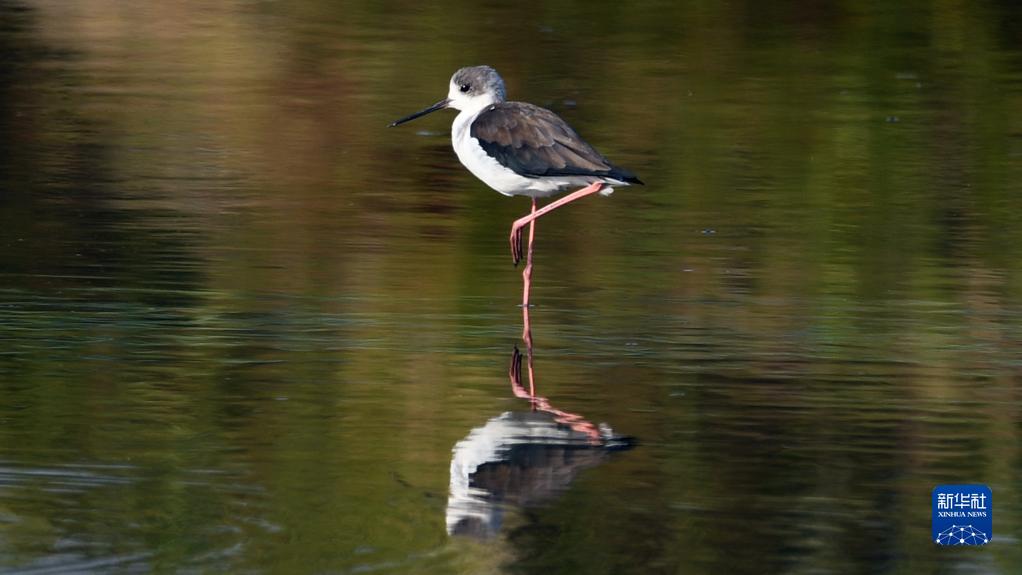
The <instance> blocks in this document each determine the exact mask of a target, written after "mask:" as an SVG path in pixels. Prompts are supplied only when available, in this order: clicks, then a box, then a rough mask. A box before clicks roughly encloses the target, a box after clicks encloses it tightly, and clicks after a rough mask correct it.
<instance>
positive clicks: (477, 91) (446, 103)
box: [390, 66, 507, 126]
mask: <svg viewBox="0 0 1022 575" xmlns="http://www.w3.org/2000/svg"><path fill="white" fill-rule="evenodd" d="M506 98H507V92H505V90H504V79H503V78H501V77H500V74H498V73H497V71H496V70H494V69H493V68H491V67H489V66H470V67H467V68H462V69H460V70H458V71H457V72H455V73H454V75H453V76H451V84H450V87H449V88H448V90H447V97H446V98H444V99H443V100H440V101H439V102H437V103H436V104H433V105H432V106H430V107H428V108H426V109H424V110H420V111H418V112H416V113H414V114H411V115H409V116H405V117H404V118H401V119H400V120H395V121H394V122H392V123H391V124H390V125H391V126H397V125H399V124H404V123H405V122H410V121H412V120H414V119H416V118H421V117H422V116H425V115H426V114H429V113H432V112H436V111H437V110H443V109H444V108H454V109H455V110H461V111H463V112H464V111H469V112H475V111H477V110H482V109H483V108H485V107H486V106H489V105H490V104H495V103H497V102H503V101H504V100H505V99H506Z"/></svg>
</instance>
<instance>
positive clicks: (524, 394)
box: [508, 346, 603, 444]
mask: <svg viewBox="0 0 1022 575" xmlns="http://www.w3.org/2000/svg"><path fill="white" fill-rule="evenodd" d="M526 351H527V352H528V362H529V391H525V387H524V386H523V385H522V354H521V352H519V351H518V347H517V346H515V350H514V352H513V353H512V354H511V366H510V368H508V379H510V380H511V392H512V393H514V394H515V397H520V398H522V399H527V400H529V403H530V404H531V405H532V409H534V410H536V411H545V412H546V413H549V414H551V415H553V416H554V421H557V422H558V423H563V424H564V425H567V426H568V427H570V428H572V429H573V430H575V431H577V432H579V433H584V434H586V435H587V436H589V441H590V442H591V443H593V444H600V443H603V439H602V438H601V437H600V431H599V429H598V428H597V427H596V426H595V425H593V424H592V423H590V422H589V421H586V419H585V418H584V417H582V416H581V415H579V414H577V413H569V412H567V411H561V410H560V409H557V408H556V407H554V406H552V405H550V400H548V399H547V398H545V397H539V396H538V395H536V388H535V385H534V380H533V372H532V349H531V348H529V349H527V350H526Z"/></svg>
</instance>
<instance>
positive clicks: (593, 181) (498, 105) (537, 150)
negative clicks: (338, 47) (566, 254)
mask: <svg viewBox="0 0 1022 575" xmlns="http://www.w3.org/2000/svg"><path fill="white" fill-rule="evenodd" d="M506 97H507V96H506V92H505V90H504V80H503V79H501V77H500V75H499V74H497V71H496V70H494V69H493V68H491V67H489V66H473V67H470V68H462V69H460V70H458V71H457V72H455V73H454V75H453V76H451V83H450V88H449V90H448V93H447V97H446V98H444V99H443V100H440V101H439V102H437V103H435V104H433V105H432V106H430V107H428V108H426V109H424V110H421V111H419V112H416V113H414V114H412V115H410V116H406V117H404V118H401V119H400V120H397V121H395V122H393V123H391V124H390V125H391V126H392V127H393V126H397V125H399V124H403V123H405V122H409V121H411V120H414V119H416V118H419V117H422V116H425V115H426V114H429V113H431V112H435V111H437V110H443V109H444V108H454V109H456V110H460V113H459V114H458V116H457V117H456V118H455V119H454V124H453V126H452V127H451V141H452V142H453V144H454V151H455V152H456V153H457V154H458V159H459V160H461V163H462V164H464V166H465V167H466V168H468V170H469V171H470V172H472V174H474V175H475V176H476V177H477V178H479V179H480V180H482V181H483V182H484V183H485V184H486V185H488V186H490V187H491V188H493V189H494V190H497V191H498V192H500V193H502V194H504V195H506V196H528V197H529V198H531V199H532V212H531V213H529V214H528V215H526V216H523V217H521V218H518V219H517V220H515V222H514V224H512V226H511V257H512V259H513V261H514V263H515V265H516V266H517V265H518V262H519V261H520V260H521V258H522V251H523V250H522V228H523V227H524V226H525V225H526V224H528V225H529V246H528V250H527V251H526V253H525V268H524V269H523V270H522V280H523V283H524V288H523V293H522V305H523V306H524V307H526V308H528V306H529V291H530V288H531V285H532V243H533V239H534V238H535V235H536V219H537V218H540V217H542V216H544V215H546V214H548V213H550V212H551V211H553V210H555V209H557V208H559V207H561V206H563V205H565V204H567V203H570V202H573V201H575V200H577V199H579V198H582V197H585V196H588V195H590V194H595V193H597V192H598V193H600V194H601V195H604V196H606V195H609V194H610V193H611V192H613V191H614V190H613V186H627V185H629V184H640V185H641V184H642V181H640V180H639V178H637V177H635V174H633V173H631V172H629V171H628V170H625V169H623V168H619V167H618V166H615V165H614V164H612V163H610V161H608V160H607V158H604V157H603V156H602V155H600V153H599V152H597V151H596V150H595V149H593V147H592V146H591V145H589V143H588V142H586V141H585V140H583V139H582V138H581V137H580V136H579V135H578V133H576V132H575V130H573V129H572V128H571V126H569V125H568V124H567V122H565V121H564V120H562V119H561V118H560V117H558V116H557V115H556V114H554V113H553V112H551V111H550V110H547V109H545V108H540V107H539V106H534V105H532V104H527V103H525V102H508V101H506ZM578 186H583V187H582V189H580V190H577V191H575V192H572V193H571V194H568V195H567V196H564V197H563V198H560V199H558V200H556V201H553V202H551V203H549V204H547V205H546V206H544V207H542V208H538V209H537V206H536V199H537V198H545V197H549V196H553V195H555V194H557V193H560V192H563V191H565V190H567V189H568V188H574V187H578Z"/></svg>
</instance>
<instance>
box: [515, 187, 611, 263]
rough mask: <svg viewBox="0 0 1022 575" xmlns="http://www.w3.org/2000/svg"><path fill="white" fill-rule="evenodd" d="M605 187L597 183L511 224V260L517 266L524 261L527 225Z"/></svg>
mask: <svg viewBox="0 0 1022 575" xmlns="http://www.w3.org/2000/svg"><path fill="white" fill-rule="evenodd" d="M603 186H604V183H603V182H596V183H594V184H590V185H588V186H586V187H584V188H582V189H581V190H578V191H575V192H572V193H570V194H568V195H567V196H564V197H563V198H561V199H559V200H557V201H554V202H550V203H549V204H547V205H545V206H543V207H542V208H540V209H538V210H533V212H532V213H530V214H529V215H527V216H523V217H520V218H518V219H517V220H515V223H513V224H511V259H512V260H514V262H515V265H518V262H520V261H521V260H522V228H523V227H524V226H525V224H529V223H532V222H534V221H535V220H536V219H537V218H540V217H542V216H545V215H546V214H548V213H550V212H552V211H553V210H556V209H557V208H559V207H561V206H563V205H564V204H569V203H571V202H574V201H575V200H577V199H579V198H584V197H586V196H588V195H591V194H595V193H597V192H599V191H600V190H602V189H603ZM529 243H530V244H531V243H532V242H531V241H530V242H529Z"/></svg>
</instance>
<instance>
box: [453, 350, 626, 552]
mask: <svg viewBox="0 0 1022 575" xmlns="http://www.w3.org/2000/svg"><path fill="white" fill-rule="evenodd" d="M530 339H531V338H530ZM527 353H528V359H529V368H530V369H529V375H530V378H529V385H530V390H531V391H532V392H530V391H529V390H526V388H525V386H524V385H523V383H522V359H523V356H522V354H521V353H520V352H519V351H518V348H517V347H515V349H514V353H513V354H512V356H511V367H510V369H509V370H508V378H509V379H510V382H511V390H512V392H513V393H514V394H515V396H517V397H520V398H522V399H525V400H527V401H528V402H529V404H530V406H531V410H528V411H515V412H506V413H503V414H501V415H498V416H496V417H493V418H491V419H490V420H489V421H487V422H486V423H485V424H483V425H482V426H480V427H477V428H475V429H473V430H472V431H471V432H470V433H469V434H468V437H466V438H465V439H462V440H461V441H459V442H458V443H457V444H456V445H455V446H454V450H453V452H454V453H453V457H452V458H451V492H450V497H449V499H448V502H447V532H448V533H449V534H451V535H471V536H475V537H490V536H493V535H496V534H497V533H498V532H499V531H500V529H501V525H502V522H503V518H504V513H505V511H506V509H507V508H509V507H527V506H530V505H534V504H537V503H542V502H544V501H548V500H550V499H552V498H553V497H555V496H556V495H558V494H559V493H561V492H563V491H564V490H565V489H566V488H567V487H568V485H569V484H571V482H572V481H573V480H574V479H575V477H576V476H577V475H578V473H579V472H580V471H582V470H584V469H587V468H590V467H593V466H596V465H598V464H600V463H601V462H602V461H604V460H605V459H606V458H607V457H608V456H609V454H610V453H611V452H613V451H618V450H623V449H628V448H630V447H631V446H632V444H633V441H632V439H630V438H628V437H622V436H618V435H615V434H614V432H613V431H612V430H611V428H610V426H608V425H607V424H602V423H601V424H600V425H594V424H593V423H591V422H589V421H587V420H586V419H585V418H584V417H582V416H581V415H578V414H575V413H569V412H566V411H562V410H560V409H557V408H556V407H554V406H553V405H551V404H550V401H549V400H547V399H546V398H544V397H539V396H537V395H535V393H534V391H535V381H534V380H533V377H532V376H533V375H534V373H533V370H532V362H531V359H532V357H531V356H532V354H531V350H530V349H527Z"/></svg>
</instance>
